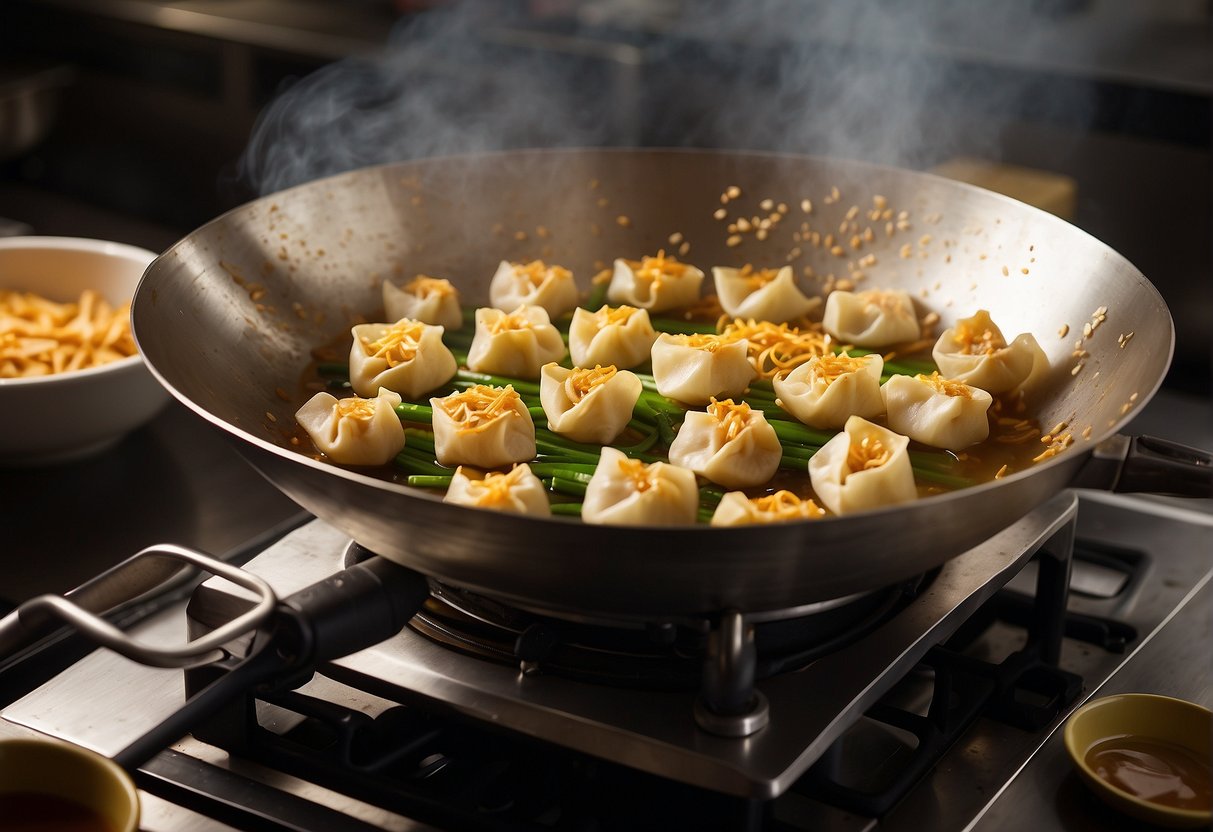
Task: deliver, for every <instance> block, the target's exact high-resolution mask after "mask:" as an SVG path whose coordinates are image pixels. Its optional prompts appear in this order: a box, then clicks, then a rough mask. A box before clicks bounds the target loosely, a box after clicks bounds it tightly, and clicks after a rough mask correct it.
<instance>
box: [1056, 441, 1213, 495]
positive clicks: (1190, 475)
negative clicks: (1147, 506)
mask: <svg viewBox="0 0 1213 832" xmlns="http://www.w3.org/2000/svg"><path fill="white" fill-rule="evenodd" d="M1072 485H1074V486H1075V487H1078V488H1099V489H1110V490H1112V491H1119V492H1134V493H1148V494H1160V495H1166V496H1172V497H1206V498H1207V497H1213V454H1210V453H1209V452H1208V451H1204V450H1200V449H1198V448H1192V447H1189V446H1187V445H1181V444H1179V443H1176V442H1170V441H1168V440H1166V439H1159V438H1158V437H1154V436H1125V435H1123V434H1118V435H1116V436H1113V437H1110V438H1109V439H1106V440H1104V441H1103V442H1100V443H1099V445H1097V446H1096V447H1095V450H1094V452H1093V453H1092V454H1091V458H1090V459H1089V460H1088V461H1087V464H1086V465H1085V466H1084V467H1083V469H1082V470H1081V471H1079V473H1078V476H1077V478H1076V479H1075V480H1074V482H1073V483H1072Z"/></svg>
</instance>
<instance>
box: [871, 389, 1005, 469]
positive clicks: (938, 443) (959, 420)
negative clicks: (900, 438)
mask: <svg viewBox="0 0 1213 832" xmlns="http://www.w3.org/2000/svg"><path fill="white" fill-rule="evenodd" d="M880 392H881V395H882V396H883V397H884V402H885V409H886V411H887V412H888V424H889V429H890V430H893V431H896V432H897V433H900V434H903V435H905V436H908V437H910V438H911V439H913V440H914V441H915V442H921V443H922V444H924V445H930V446H931V447H933V448H947V449H948V450H952V451H959V450H961V449H962V448H967V447H969V446H970V445H976V444H977V443H978V442H983V441H985V439H986V437H988V436H989V435H990V421H989V419H987V418H986V411H988V410H989V409H990V405H991V404H992V403H993V402H994V399H993V398H992V397H991V396H990V394H989V393H987V392H986V391H985V390H982V389H981V388H978V387H972V386H970V385H968V384H965V383H964V382H963V381H955V380H951V379H945V378H943V377H941V376H940V374H939V373H932V374H931V375H929V376H925V375H917V376H902V375H896V376H893V377H892V378H890V379H889V380H888V381H886V382H885V383H884V385H883V386H882V387H881V388H880Z"/></svg>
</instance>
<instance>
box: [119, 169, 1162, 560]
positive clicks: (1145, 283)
mask: <svg viewBox="0 0 1213 832" xmlns="http://www.w3.org/2000/svg"><path fill="white" fill-rule="evenodd" d="M595 155H616V156H643V155H678V156H701V157H717V158H726V157H733V158H743V157H746V158H762V159H773V160H780V159H785V160H788V161H793V162H813V163H817V164H825V165H834V166H839V167H844V168H851V169H862V170H866V171H871V172H873V173H876V172H883V173H886V174H889V175H893V176H898V177H905V176H909V177H911V178H918V179H922V180H924V181H931V182H936V183H943V184H944V186H945V187H949V188H955V189H958V190H960V191H969V192H972V193H976V194H978V195H980V196H981V198H983V199H991V198H993V200H994V201H995V202H1001V203H1003V204H1005V205H1006V206H1007V207H1009V208H1012V209H1013V210H1015V211H1017V212H1020V213H1023V212H1024V211H1027V212H1029V215H1030V216H1032V217H1033V218H1035V219H1037V220H1039V221H1041V222H1045V223H1062V224H1063V225H1065V226H1067V228H1068V229H1069V231H1068V232H1067V233H1077V234H1081V235H1082V236H1083V237H1085V238H1086V239H1087V240H1089V241H1092V242H1094V243H1095V244H1096V245H1097V246H1098V247H1099V248H1101V249H1102V250H1103V251H1104V252H1105V253H1106V254H1108V255H1110V256H1112V257H1113V258H1115V260H1117V261H1120V262H1121V263H1123V264H1124V265H1127V266H1128V267H1129V268H1130V269H1131V272H1132V275H1133V278H1134V279H1135V280H1136V282H1137V283H1138V284H1139V286H1140V287H1141V288H1142V289H1143V290H1146V291H1148V292H1149V293H1150V294H1151V295H1152V296H1153V298H1154V299H1155V300H1156V301H1157V303H1158V305H1159V307H1160V308H1161V309H1162V310H1163V311H1164V312H1165V315H1166V322H1167V345H1166V356H1165V360H1164V361H1163V362H1162V367H1161V372H1160V373H1159V374H1158V375H1157V377H1156V378H1155V379H1154V380H1153V383H1152V385H1151V387H1150V390H1149V391H1148V392H1147V393H1142V392H1141V391H1138V398H1137V402H1136V406H1135V407H1133V408H1132V409H1130V410H1128V411H1127V412H1125V413H1122V414H1121V415H1120V416H1118V417H1117V418H1116V419H1115V420H1114V421H1113V422H1112V423H1111V424H1110V425H1108V426H1107V427H1105V428H1104V430H1102V431H1100V432H1098V433H1097V434H1093V435H1092V437H1091V438H1090V440H1089V441H1088V442H1087V444H1086V446H1085V447H1081V448H1080V447H1079V446H1078V445H1077V444H1074V445H1072V446H1070V447H1069V448H1067V449H1065V451H1063V452H1062V453H1059V454H1056V455H1055V456H1053V457H1052V458H1050V459H1047V460H1044V461H1043V462H1041V463H1036V464H1035V465H1033V466H1032V467H1031V468H1028V469H1025V470H1022V471H1017V472H1014V473H1013V474H1011V475H1009V476H1007V477H1004V478H1002V479H1000V480H996V481H995V480H991V481H988V482H983V483H979V484H977V485H973V486H969V487H966V488H964V489H961V490H958V491H950V492H947V493H943V494H931V495H926V496H923V497H919V498H917V499H916V500H914V501H912V502H909V503H904V504H899V505H893V506H883V507H880V508H876V509H868V510H866V511H863V512H856V513H853V514H847V515H833V514H830V515H827V516H825V517H821V518H816V519H799V520H791V521H786V522H784V523H780V524H775V525H779V526H786V527H798V526H804V525H807V524H810V523H811V524H820V523H823V522H824V523H831V522H833V523H835V524H837V523H838V522H840V521H843V522H845V521H847V520H852V519H854V518H855V517H858V516H864V517H873V518H878V517H883V516H887V515H894V514H898V513H901V512H905V511H907V510H909V509H912V507H913V506H915V505H917V504H920V503H922V502H923V501H930V502H931V503H932V504H933V505H934V504H938V503H940V502H941V501H947V500H952V501H955V500H963V499H965V498H966V497H968V496H970V495H978V494H984V493H986V492H988V491H991V490H994V489H998V488H1003V487H1004V486H1006V485H1008V484H1010V483H1016V482H1021V481H1023V480H1025V479H1028V478H1031V477H1035V476H1038V475H1040V474H1042V473H1044V472H1046V471H1050V470H1052V469H1054V468H1056V467H1058V466H1061V465H1065V466H1075V471H1077V469H1078V467H1080V465H1081V461H1085V459H1086V458H1088V457H1090V455H1091V453H1092V452H1093V451H1094V449H1095V448H1096V447H1097V446H1098V445H1100V444H1101V443H1103V442H1106V441H1107V440H1109V439H1111V438H1113V437H1114V436H1116V435H1117V434H1118V433H1119V432H1120V431H1121V430H1122V429H1123V428H1124V427H1125V426H1126V425H1128V424H1129V423H1130V422H1131V421H1132V420H1133V418H1134V417H1135V416H1136V414H1137V412H1138V411H1139V410H1140V409H1141V408H1142V407H1144V406H1145V405H1146V404H1147V403H1148V402H1149V401H1150V400H1151V399H1153V397H1154V396H1155V395H1156V394H1157V393H1158V390H1159V389H1160V388H1161V387H1162V385H1163V382H1164V380H1165V378H1166V375H1167V372H1168V371H1169V369H1170V366H1171V364H1172V362H1173V360H1174V352H1175V338H1176V336H1175V324H1174V317H1173V316H1172V315H1171V311H1170V308H1169V306H1168V305H1167V303H1166V300H1165V299H1164V298H1163V297H1162V294H1161V293H1160V292H1159V291H1158V288H1157V287H1156V286H1154V284H1153V283H1152V282H1151V281H1150V280H1149V278H1148V277H1146V275H1145V274H1144V273H1143V272H1142V271H1141V269H1139V268H1138V267H1137V266H1136V265H1135V264H1134V263H1133V262H1132V261H1131V260H1129V259H1128V258H1127V257H1125V256H1124V255H1123V254H1121V253H1120V252H1119V251H1117V250H1116V249H1114V248H1112V247H1111V246H1110V245H1108V244H1107V243H1105V242H1103V241H1102V240H1100V239H1099V238H1098V237H1095V236H1094V235H1093V234H1091V233H1089V232H1087V231H1085V230H1084V229H1082V228H1080V227H1078V226H1076V225H1074V224H1073V223H1070V222H1067V221H1066V220H1064V219H1062V218H1061V217H1058V216H1056V215H1054V214H1051V213H1049V212H1047V211H1044V210H1043V209H1040V208H1037V207H1035V206H1033V205H1029V204H1027V203H1024V202H1021V201H1019V200H1017V199H1014V198H1013V197H1009V196H1006V195H1005V194H1000V193H998V192H996V191H991V190H988V189H986V188H982V187H980V186H977V185H973V184H970V183H967V182H961V181H958V180H954V179H949V178H947V177H945V176H941V175H939V174H934V173H930V172H926V171H917V170H911V169H908V168H899V167H896V166H892V165H885V164H879V163H874V162H867V161H863V160H857V159H846V158H842V157H836V156H824V155H815V154H798V153H787V152H778V151H755V150H739V149H726V148H680V147H652V148H647V147H560V148H519V149H512V150H494V151H485V152H477V153H460V154H449V155H441V156H429V157H425V158H421V159H412V160H400V161H393V162H384V163H380V164H376V165H368V166H364V167H358V168H354V169H352V170H348V171H344V172H341V173H336V174H332V175H330V176H326V177H323V178H320V179H314V180H310V181H308V182H303V183H300V184H297V185H293V186H291V187H289V188H284V189H282V190H280V191H275V192H273V193H270V194H266V195H263V196H260V197H257V198H255V199H252V200H249V201H247V202H244V203H242V204H240V205H237V206H234V207H232V208H230V209H228V210H227V211H224V212H223V213H221V214H219V215H218V216H216V217H214V218H212V219H211V220H208V221H207V222H206V223H204V224H202V225H200V226H198V227H197V228H195V229H193V230H192V231H190V232H189V233H188V234H186V235H184V236H183V237H181V238H180V239H178V240H177V241H176V242H174V243H173V244H172V245H170V246H168V247H167V248H166V249H165V250H164V251H163V252H161V253H160V254H159V255H157V256H156V258H155V259H154V260H153V261H152V262H151V263H149V264H148V266H147V268H146V269H145V270H144V272H143V275H142V276H141V277H140V279H139V282H138V284H137V285H136V287H135V292H134V294H133V295H132V302H131V316H132V317H131V333H132V336H133V337H134V339H135V344H136V348H137V349H138V351H139V355H140V356H141V357H143V358H144V363H145V364H146V366H147V367H148V369H149V370H150V371H151V373H152V375H153V376H154V377H155V379H156V380H157V382H158V383H159V384H160V385H161V386H163V387H164V388H165V389H166V390H167V391H168V392H169V393H170V394H171V395H172V396H173V398H175V399H176V400H177V401H178V402H180V403H181V404H183V405H185V406H186V407H187V408H188V409H189V410H191V411H192V412H194V413H196V414H197V415H199V416H201V417H202V418H203V419H205V420H206V421H207V422H209V423H210V424H212V425H213V426H215V427H216V428H218V429H220V430H222V431H223V432H224V433H226V434H228V435H229V436H232V437H234V438H236V439H238V440H240V441H241V442H244V443H247V444H249V445H252V446H254V447H255V448H257V449H258V451H260V452H263V453H270V454H272V455H274V456H276V457H278V458H280V459H282V460H285V461H287V462H290V463H293V464H302V465H304V466H306V467H308V468H310V469H312V470H313V471H315V472H318V473H322V474H327V475H332V476H336V477H338V478H340V479H343V480H347V481H349V482H352V483H357V484H359V485H361V486H365V487H371V488H373V489H375V490H378V491H385V492H388V493H392V494H396V495H398V496H401V497H406V498H411V499H420V500H423V501H425V502H428V503H439V504H444V505H449V504H446V503H445V502H444V500H443V499H442V497H441V496H439V495H436V494H432V493H429V491H428V490H426V489H421V488H414V487H411V486H408V485H406V484H401V483H398V482H391V481H388V480H385V479H382V478H380V477H374V476H370V475H367V474H363V473H360V472H359V471H357V470H355V469H351V468H348V467H344V466H340V465H337V464H335V463H331V462H326V461H323V460H318V459H314V458H312V457H310V456H308V455H307V454H305V453H303V452H301V451H297V450H293V449H291V448H287V447H284V446H282V445H279V444H276V443H272V442H269V441H267V440H264V439H261V438H259V437H256V436H254V435H252V434H251V433H250V432H248V431H247V430H245V429H244V428H241V427H239V426H237V425H235V424H232V423H230V422H228V421H227V420H225V419H223V418H222V417H220V416H218V415H216V414H214V413H211V412H210V411H209V410H207V409H206V408H204V407H202V406H201V405H199V404H197V403H196V402H194V401H193V400H192V399H191V398H189V397H188V396H186V395H185V393H183V392H181V391H179V390H178V389H177V388H176V387H175V386H173V385H172V384H171V383H170V382H169V381H168V380H167V379H166V378H165V377H164V376H163V375H162V374H161V372H160V371H159V369H158V368H157V367H156V366H155V364H154V362H152V361H151V360H150V359H148V358H147V357H146V355H145V353H144V350H143V347H142V345H141V343H140V337H139V331H140V326H139V320H140V315H139V312H141V311H142V310H143V308H144V306H145V301H146V299H147V295H148V293H149V292H150V291H151V290H149V289H147V285H148V283H149V275H150V274H151V273H152V272H153V271H155V269H156V268H157V265H158V264H159V263H160V262H161V261H162V260H164V261H167V260H168V259H170V258H171V257H173V256H174V255H175V253H176V252H177V251H178V250H179V249H180V248H181V247H183V246H185V245H187V244H188V243H189V242H190V241H191V240H193V239H195V238H196V237H197V236H199V235H200V234H201V233H202V232H204V231H206V230H208V229H212V228H215V227H217V226H219V225H221V224H223V223H225V222H228V221H230V220H231V218H232V217H234V216H236V215H239V214H242V213H246V212H250V211H254V210H255V209H256V208H259V207H267V208H268V207H270V206H271V205H273V203H274V202H275V200H285V199H288V198H289V197H290V195H292V194H295V193H299V192H303V191H311V190H320V189H321V188H324V187H329V188H332V187H333V186H334V185H337V184H339V183H343V182H345V181H348V180H354V179H357V178H361V177H373V176H374V175H375V174H376V173H378V172H382V171H388V170H400V169H410V168H422V167H426V166H429V165H442V164H450V163H452V162H457V161H459V160H484V159H486V158H499V157H514V158H522V157H538V156H549V157H555V156H566V157H569V156H587V157H588V156H595ZM146 302H147V303H153V304H154V303H155V301H154V299H153V300H151V301H146ZM250 464H252V465H254V467H257V466H256V464H255V463H254V462H252V461H251V460H250ZM258 470H260V469H258ZM1070 479H1071V480H1072V479H1073V477H1071V478H1070ZM288 496H290V495H288ZM291 499H294V498H293V497H292V498H291ZM458 508H462V509H471V510H474V511H486V512H491V510H489V509H481V508H478V507H474V506H458ZM512 519H513V520H521V521H525V522H527V523H539V524H543V525H547V524H550V523H557V524H562V525H566V526H567V525H576V526H593V525H594V524H590V523H586V522H585V521H583V520H581V519H579V518H574V517H564V516H559V515H553V516H550V517H536V516H533V515H512ZM610 528H616V529H621V530H645V529H647V530H653V529H654V528H655V527H652V526H646V525H636V524H611V526H610ZM660 528H661V530H662V532H663V533H675V534H684V535H688V536H689V535H691V534H704V533H706V532H708V531H711V532H715V533H723V534H720V535H719V536H721V537H726V536H729V535H735V534H739V533H743V532H744V531H745V530H746V529H747V528H748V527H747V526H737V527H712V526H709V525H707V524H703V523H695V524H680V525H676V526H662V527H660Z"/></svg>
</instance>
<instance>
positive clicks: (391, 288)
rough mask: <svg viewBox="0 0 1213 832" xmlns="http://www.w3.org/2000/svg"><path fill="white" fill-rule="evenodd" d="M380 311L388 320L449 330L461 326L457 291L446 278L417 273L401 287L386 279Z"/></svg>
mask: <svg viewBox="0 0 1213 832" xmlns="http://www.w3.org/2000/svg"><path fill="white" fill-rule="evenodd" d="M383 308H384V311H385V312H386V313H387V317H388V320H391V321H398V320H400V319H401V318H411V319H413V320H414V321H421V322H423V323H427V324H432V325H434V326H440V327H444V328H446V329H449V330H452V331H453V330H456V329H459V328H460V327H462V326H463V309H462V308H461V307H460V306H459V291H458V290H457V289H456V288H455V287H454V286H453V285H451V281H449V280H446V279H445V278H437V277H427V276H425V275H423V274H419V275H417V276H416V277H415V278H413V279H412V280H410V281H409V282H408V283H406V284H404V285H403V286H400V287H397V286H396V285H395V284H394V283H392V281H390V280H385V281H383Z"/></svg>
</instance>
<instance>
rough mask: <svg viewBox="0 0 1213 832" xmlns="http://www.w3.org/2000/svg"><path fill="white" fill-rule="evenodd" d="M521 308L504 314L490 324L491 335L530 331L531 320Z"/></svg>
mask: <svg viewBox="0 0 1213 832" xmlns="http://www.w3.org/2000/svg"><path fill="white" fill-rule="evenodd" d="M524 309H525V307H521V308H519V309H517V310H516V311H514V312H503V313H501V314H500V315H498V316H496V317H495V318H493V320H491V321H489V322H488V330H489V333H490V334H491V335H500V334H501V333H503V332H516V331H518V330H523V329H530V328H531V320H530V318H528V317H527V316H526V315H525V314H523V310H524Z"/></svg>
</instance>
